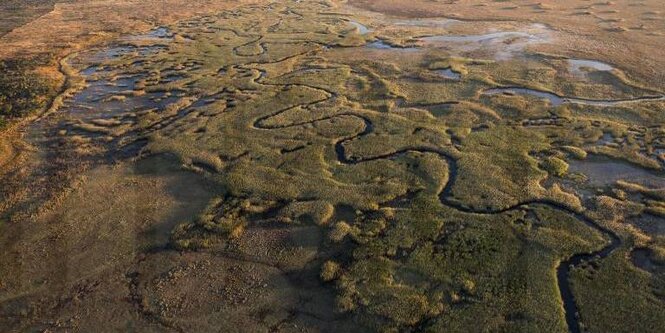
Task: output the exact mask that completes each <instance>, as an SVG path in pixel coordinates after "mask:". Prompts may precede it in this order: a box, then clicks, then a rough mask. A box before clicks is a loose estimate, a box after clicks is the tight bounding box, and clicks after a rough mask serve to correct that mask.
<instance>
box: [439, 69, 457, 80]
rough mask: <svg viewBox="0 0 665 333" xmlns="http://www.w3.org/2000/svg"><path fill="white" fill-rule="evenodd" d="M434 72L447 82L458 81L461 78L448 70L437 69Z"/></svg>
mask: <svg viewBox="0 0 665 333" xmlns="http://www.w3.org/2000/svg"><path fill="white" fill-rule="evenodd" d="M434 72H435V73H437V74H439V75H441V76H443V77H444V78H446V79H449V80H455V81H459V80H460V79H461V78H462V75H461V74H460V73H458V72H455V71H454V70H452V69H450V68H444V69H437V70H435V71H434Z"/></svg>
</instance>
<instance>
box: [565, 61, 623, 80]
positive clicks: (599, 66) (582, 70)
mask: <svg viewBox="0 0 665 333" xmlns="http://www.w3.org/2000/svg"><path fill="white" fill-rule="evenodd" d="M568 69H569V70H570V72H571V73H573V74H574V75H576V76H586V74H587V70H588V69H591V70H593V71H598V72H609V71H612V70H613V69H614V67H612V66H611V65H608V64H606V63H604V62H600V61H596V60H587V59H568Z"/></svg>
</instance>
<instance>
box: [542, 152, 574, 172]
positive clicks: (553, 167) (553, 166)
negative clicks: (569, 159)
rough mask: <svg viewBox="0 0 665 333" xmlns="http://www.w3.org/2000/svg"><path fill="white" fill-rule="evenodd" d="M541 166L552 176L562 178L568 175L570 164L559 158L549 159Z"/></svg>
mask: <svg viewBox="0 0 665 333" xmlns="http://www.w3.org/2000/svg"><path fill="white" fill-rule="evenodd" d="M540 166H541V167H542V168H543V169H545V171H547V172H548V173H550V174H551V175H554V176H557V177H562V176H564V175H565V174H566V173H568V163H566V161H564V160H562V159H560V158H558V157H554V156H552V157H548V158H546V159H545V160H543V161H542V162H541V163H540Z"/></svg>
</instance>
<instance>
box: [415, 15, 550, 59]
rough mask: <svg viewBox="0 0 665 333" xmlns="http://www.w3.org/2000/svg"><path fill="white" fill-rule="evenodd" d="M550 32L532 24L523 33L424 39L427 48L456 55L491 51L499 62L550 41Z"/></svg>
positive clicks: (511, 32)
mask: <svg viewBox="0 0 665 333" xmlns="http://www.w3.org/2000/svg"><path fill="white" fill-rule="evenodd" d="M551 39H552V38H551V32H550V30H549V29H548V28H547V27H545V26H544V25H541V24H532V25H531V26H529V27H527V28H525V29H524V30H521V31H499V32H491V33H487V34H479V35H434V36H427V37H422V38H420V40H421V41H422V42H423V43H425V45H426V46H434V47H445V48H447V49H449V50H451V51H453V52H454V53H464V52H473V51H478V50H486V51H491V52H492V53H493V54H494V57H495V59H497V60H506V59H511V58H513V57H515V56H517V55H521V54H522V53H524V52H525V50H526V48H527V47H528V46H529V45H535V44H540V43H545V42H548V41H550V40H551Z"/></svg>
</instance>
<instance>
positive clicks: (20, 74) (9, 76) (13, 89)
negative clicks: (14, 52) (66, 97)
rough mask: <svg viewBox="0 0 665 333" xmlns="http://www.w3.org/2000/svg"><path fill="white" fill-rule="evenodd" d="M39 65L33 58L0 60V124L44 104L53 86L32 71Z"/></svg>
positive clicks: (39, 107) (37, 108)
mask: <svg viewBox="0 0 665 333" xmlns="http://www.w3.org/2000/svg"><path fill="white" fill-rule="evenodd" d="M40 65H43V63H40V62H38V61H36V60H35V59H12V60H3V61H0V73H2V75H0V126H2V125H3V124H4V123H6V121H7V120H8V119H9V118H15V117H20V116H24V115H26V114H27V113H30V112H32V111H35V110H39V109H41V108H43V107H44V106H45V105H46V103H47V101H48V98H49V96H51V95H52V93H53V88H52V87H51V86H50V85H49V84H48V82H47V80H44V78H42V77H40V76H39V75H38V74H36V73H35V72H34V70H35V68H36V67H37V66H40Z"/></svg>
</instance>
